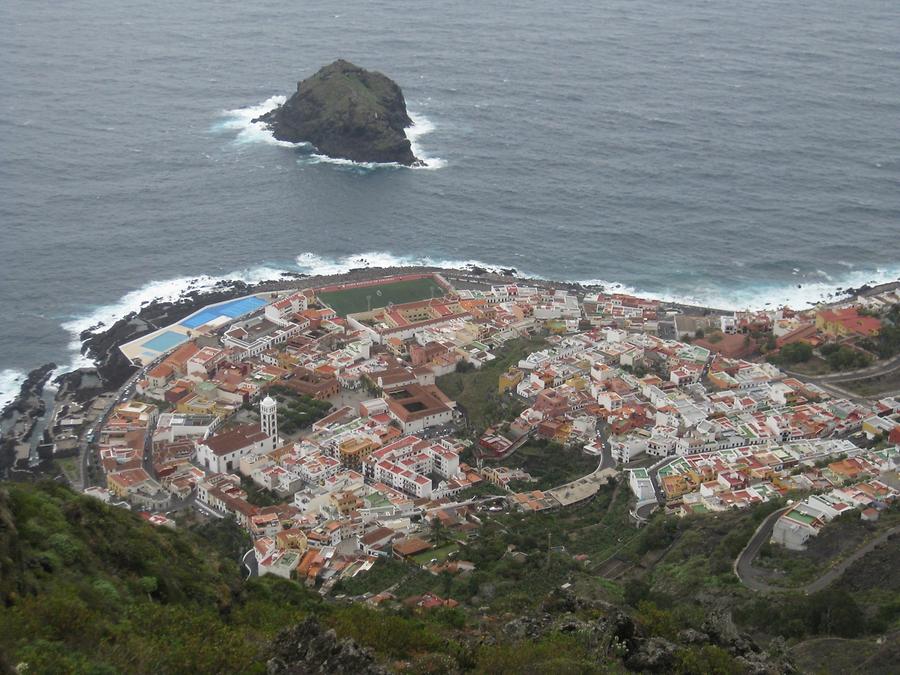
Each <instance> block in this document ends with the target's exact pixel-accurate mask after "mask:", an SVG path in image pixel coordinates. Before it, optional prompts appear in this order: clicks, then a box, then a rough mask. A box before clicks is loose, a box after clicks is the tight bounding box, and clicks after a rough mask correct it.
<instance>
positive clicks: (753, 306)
mask: <svg viewBox="0 0 900 675" xmlns="http://www.w3.org/2000/svg"><path fill="white" fill-rule="evenodd" d="M820 272H821V271H820V270H816V272H813V273H811V274H810V275H808V276H809V277H819V278H820V279H821V278H826V279H827V280H826V281H801V282H800V283H796V284H753V285H748V286H747V287H745V288H735V289H729V288H722V287H715V288H713V287H706V288H704V287H699V288H697V289H696V290H694V291H690V292H685V291H680V290H674V289H662V290H649V289H643V288H637V289H635V288H631V287H623V288H624V289H625V290H623V291H622V292H625V293H631V294H634V295H639V296H642V297H647V298H656V299H658V300H662V301H664V302H675V303H679V304H684V305H698V306H702V307H714V308H716V309H725V310H732V311H739V310H748V309H749V310H762V309H776V308H778V307H791V308H793V309H798V310H799V309H809V308H810V307H812V306H814V305H818V304H820V303H823V302H824V303H827V302H835V301H838V300H842V299H844V298H846V297H848V295H847V293H846V289H852V288H859V287H860V286H864V285H869V286H877V285H879V284H884V283H890V282H894V281H900V266H897V267H893V268H881V269H876V270H855V271H853V272H849V273H847V274H842V275H840V276H833V277H832V276H828V275H825V276H824V277H823V275H822V274H821V273H820ZM806 277H807V275H804V278H806ZM572 281H578V280H577V279H573V280H572ZM597 281H599V283H600V284H602V285H604V286H607V288H610V286H608V285H607V284H605V283H604V282H602V281H600V280H597ZM580 283H582V284H586V285H587V284H588V283H589V281H580Z"/></svg>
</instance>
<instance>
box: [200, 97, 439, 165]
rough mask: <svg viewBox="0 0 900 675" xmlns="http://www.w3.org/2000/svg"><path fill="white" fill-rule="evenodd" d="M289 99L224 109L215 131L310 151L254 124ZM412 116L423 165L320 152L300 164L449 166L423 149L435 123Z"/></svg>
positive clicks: (238, 140) (411, 133)
mask: <svg viewBox="0 0 900 675" xmlns="http://www.w3.org/2000/svg"><path fill="white" fill-rule="evenodd" d="M285 101H287V98H286V97H285V96H270V97H269V98H267V99H266V100H265V101H263V102H261V103H258V104H256V105H253V106H248V107H246V108H234V109H232V110H223V111H222V113H221V117H222V118H224V119H223V121H221V122H219V123H217V124H215V125H214V126H213V131H230V132H237V134H236V135H235V138H234V143H235V144H237V145H245V144H248V143H266V144H268V145H277V146H280V147H283V148H309V149H311V148H312V147H313V146H312V144H310V143H291V142H289V141H279V140H278V139H277V138H275V135H274V134H273V133H272V130H271V129H269V127H267V126H266V125H265V124H263V123H262V122H253V120H254V119H256V118H257V117H259V116H260V115H264V114H266V113H267V112H270V111H272V110H274V109H275V108H277V107H278V106H280V105H284V103H285ZM409 117H410V119H411V120H412V121H413V125H412V126H411V127H408V128H407V129H406V137H407V138H408V139H409V144H410V146H411V147H412V151H413V154H414V155H415V156H416V157H418V158H419V159H421V160H422V162H423V165H422V166H414V167H407V166H404V165H403V164H397V163H396V162H354V161H353V160H350V159H341V158H338V157H328V156H327V155H322V154H319V153H316V152H310V153H309V154H305V155H303V156H301V157H300V158H299V159H298V160H297V161H298V162H300V163H302V164H334V165H335V166H341V167H348V168H352V169H356V170H364V171H370V170H374V169H380V168H394V169H407V168H412V169H432V170H433V169H441V168H443V167H445V166H447V162H446V160H443V159H441V158H440V157H432V156H430V155H429V154H428V153H427V152H426V151H425V150H424V148H422V145H421V143H420V142H419V141H420V139H421V138H422V137H423V136H425V135H427V134H430V133H431V132H432V131H434V128H435V127H434V123H433V122H431V120H429V119H428V118H427V117H425V116H424V115H422V114H421V113H415V112H412V111H409Z"/></svg>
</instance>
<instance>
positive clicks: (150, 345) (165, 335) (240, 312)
mask: <svg viewBox="0 0 900 675" xmlns="http://www.w3.org/2000/svg"><path fill="white" fill-rule="evenodd" d="M263 296H265V297H263ZM269 298H270V293H254V294H251V295H245V296H244V297H242V298H235V299H233V300H225V301H224V302H216V303H213V304H211V305H206V306H205V307H201V308H200V309H198V310H197V311H195V312H193V313H192V314H190V315H189V316H186V317H184V318H183V319H181V320H180V321H177V322H176V323H173V324H171V325H169V326H165V327H163V328H160V329H159V330H155V331H153V332H152V333H149V334H147V335H144V336H143V337H139V338H138V339H137V340H132V341H131V342H126V343H125V344H123V345H120V346H119V349H120V350H121V351H122V353H123V354H124V355H125V357H126V358H127V359H128V360H129V361H131V362H132V363H135V359H138V360H140V362H141V363H142V364H144V365H146V364H148V363H150V362H152V361H154V360H155V359H157V358H159V357H160V356H162V355H163V354H165V353H167V352H169V351H171V350H173V349H175V348H176V347H178V346H180V345H182V344H184V343H185V342H187V341H188V340H190V339H191V338H192V337H195V336H197V335H202V334H203V333H206V332H208V331H209V330H211V329H214V328H218V327H220V326H222V325H224V324H227V323H231V322H232V321H235V320H236V319H239V318H242V317H244V316H247V315H248V314H252V313H253V312H257V311H259V310H261V309H262V308H263V307H265V306H266V305H267V304H268V303H269Z"/></svg>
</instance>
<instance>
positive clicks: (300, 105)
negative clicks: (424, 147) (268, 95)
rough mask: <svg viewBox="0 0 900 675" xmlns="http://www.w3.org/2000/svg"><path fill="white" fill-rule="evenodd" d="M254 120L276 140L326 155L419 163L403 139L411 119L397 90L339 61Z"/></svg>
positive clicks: (372, 74)
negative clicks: (310, 147) (309, 145)
mask: <svg viewBox="0 0 900 675" xmlns="http://www.w3.org/2000/svg"><path fill="white" fill-rule="evenodd" d="M254 122H265V123H266V124H267V125H268V126H269V127H270V128H271V129H272V132H273V133H274V134H275V138H277V139H279V140H282V141H289V142H292V143H300V142H307V143H312V144H313V145H314V146H315V147H316V149H317V150H318V151H319V152H320V153H322V154H325V155H328V156H329V157H335V158H340V159H350V160H353V161H354V162H395V163H397V164H404V165H406V166H415V165H417V164H421V161H420V160H419V159H417V158H416V156H415V155H414V154H413V152H412V148H411V146H410V143H409V139H407V137H406V133H405V129H406V128H407V127H409V126H412V124H413V121H412V120H411V119H410V118H409V115H408V114H407V112H406V101H404V99H403V92H402V91H400V87H399V86H397V84H396V83H395V82H394V81H393V80H391V79H390V78H388V77H385V76H384V75H382V74H381V73H377V72H373V71H369V70H365V69H364V68H360V67H359V66H355V65H353V64H352V63H350V62H348V61H344V60H343V59H340V60H338V61H335V62H334V63H332V64H330V65H328V66H325V67H324V68H322V69H321V70H319V72H317V73H316V74H315V75H313V76H312V77H309V78H307V79H305V80H303V81H302V82H300V83H299V84H298V85H297V91H296V93H295V94H294V95H293V96H291V97H290V98H289V99H288V100H287V102H286V103H285V104H284V105H282V106H280V107H278V108H276V109H275V110H272V111H270V112H268V113H266V114H265V115H263V116H261V117H259V118H257V119H255V120H254Z"/></svg>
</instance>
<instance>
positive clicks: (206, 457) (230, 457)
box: [197, 424, 275, 473]
mask: <svg viewBox="0 0 900 675" xmlns="http://www.w3.org/2000/svg"><path fill="white" fill-rule="evenodd" d="M274 449H275V439H273V438H272V437H271V436H269V435H268V434H266V433H265V432H263V431H262V430H261V429H260V428H259V427H257V426H254V425H249V424H248V425H245V426H242V427H238V428H237V429H235V430H233V431H229V432H226V433H224V434H216V435H215V436H211V437H209V438H207V439H206V440H204V441H198V442H197V461H198V462H199V463H200V465H201V466H203V467H204V468H205V469H207V470H208V471H212V472H215V473H230V472H232V471H234V470H236V469H237V467H238V465H239V464H240V461H241V457H245V456H247V455H252V454H263V453H266V452H271V451H272V450H274Z"/></svg>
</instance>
